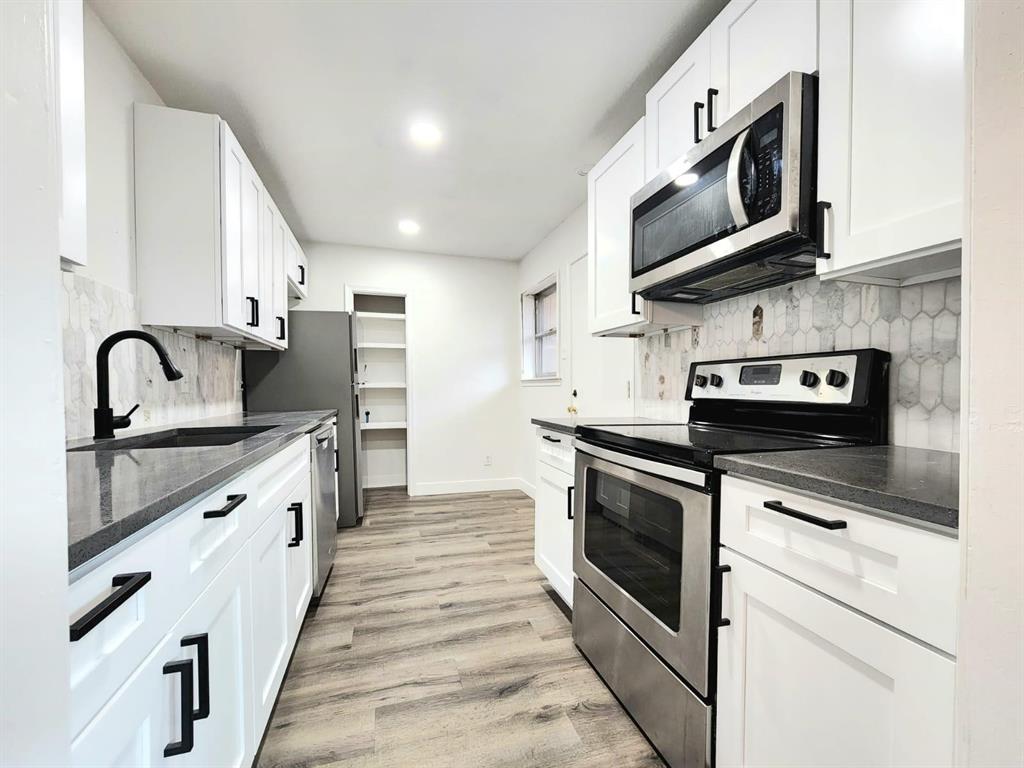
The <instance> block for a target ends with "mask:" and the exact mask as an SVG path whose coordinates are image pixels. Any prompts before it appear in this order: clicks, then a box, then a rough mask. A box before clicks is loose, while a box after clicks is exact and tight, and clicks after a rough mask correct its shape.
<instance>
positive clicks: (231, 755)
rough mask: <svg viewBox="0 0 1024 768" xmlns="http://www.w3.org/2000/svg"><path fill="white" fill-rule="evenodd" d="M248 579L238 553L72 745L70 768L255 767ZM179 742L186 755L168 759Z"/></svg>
mask: <svg viewBox="0 0 1024 768" xmlns="http://www.w3.org/2000/svg"><path fill="white" fill-rule="evenodd" d="M247 572H248V557H247V552H246V551H245V550H243V551H242V552H239V553H238V554H237V555H236V556H235V558H234V559H233V560H232V561H231V562H230V563H229V564H228V565H227V567H225V568H224V570H223V571H221V573H220V574H219V575H218V576H217V577H216V578H215V579H214V580H213V581H212V582H211V584H210V585H209V586H208V587H207V589H206V591H205V592H203V594H202V595H200V597H199V599H198V600H197V601H196V602H195V603H194V604H193V605H192V607H191V608H190V609H189V610H188V612H187V613H186V614H185V615H184V616H183V617H182V618H181V619H180V620H179V621H178V623H177V624H176V625H175V626H174V627H173V628H172V629H171V631H170V632H169V633H168V634H167V636H166V637H165V638H164V639H163V640H162V641H161V643H160V644H159V645H158V646H157V648H156V650H154V651H153V652H152V653H151V654H150V655H149V656H148V657H147V658H146V660H145V661H143V662H142V664H141V665H140V666H139V668H138V669H137V670H136V671H135V673H134V674H133V675H132V677H131V678H129V680H128V682H126V683H125V685H123V686H122V687H121V688H120V689H119V690H118V692H117V693H116V694H115V695H114V696H113V698H112V699H111V700H110V701H108V702H107V703H106V705H105V706H104V707H103V709H101V710H100V712H99V713H98V714H97V716H96V717H95V718H94V719H93V721H92V722H91V723H89V725H87V726H86V727H85V729H84V730H83V731H82V732H81V733H80V734H79V735H78V737H77V738H76V739H74V741H73V742H72V745H71V762H72V765H74V766H76V768H77V767H81V768H95V767H97V766H102V767H103V768H106V767H107V766H124V768H146V767H148V766H166V765H169V764H172V765H176V766H225V767H229V766H230V767H234V766H238V767H239V768H240V767H241V766H248V765H249V764H250V763H251V762H252V757H253V754H254V749H253V744H254V739H253V737H252V730H251V728H252V720H251V714H250V710H251V705H250V703H249V700H248V698H247V697H246V693H247V691H249V690H250V689H251V685H250V683H249V674H250V665H249V658H248V655H247V649H248V648H249V643H248V635H249V631H250V608H251V606H250V602H249V588H248V584H247V579H246V574H247ZM183 662H184V663H183ZM185 675H188V676H189V679H188V680H185V677H184V676H185ZM183 688H184V689H186V690H185V693H186V695H187V693H188V690H189V689H190V690H191V693H192V701H191V702H189V704H190V705H191V709H192V713H191V714H190V715H189V716H187V717H184V718H183V717H182V714H183V712H184V707H183V702H182V692H183ZM189 741H191V748H189V749H187V751H184V750H185V748H186V747H188V742H189ZM176 742H179V743H180V742H185V743H183V744H182V745H181V746H180V749H181V750H183V751H182V752H181V753H180V754H171V755H167V754H165V751H172V752H173V751H174V747H173V745H174V744H175V743H176ZM169 745H171V746H169ZM169 760H173V763H169V762H168V761H169Z"/></svg>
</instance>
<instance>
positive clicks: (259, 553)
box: [249, 503, 291, 734]
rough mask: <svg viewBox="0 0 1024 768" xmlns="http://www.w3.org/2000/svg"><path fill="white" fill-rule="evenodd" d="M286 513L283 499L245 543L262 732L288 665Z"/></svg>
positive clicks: (257, 720) (257, 728) (256, 718)
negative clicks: (247, 553) (247, 545)
mask: <svg viewBox="0 0 1024 768" xmlns="http://www.w3.org/2000/svg"><path fill="white" fill-rule="evenodd" d="M290 517H291V513H289V512H288V510H287V504H286V503H283V504H281V505H279V506H278V507H277V509H275V510H274V512H272V513H271V515H270V517H268V518H267V519H266V521H264V523H263V525H261V526H260V527H259V529H257V531H256V533H254V534H253V537H252V539H251V540H250V542H249V562H250V575H249V579H250V583H251V588H252V674H253V697H252V698H253V723H254V726H253V732H254V733H259V734H262V733H263V729H264V728H265V727H266V725H267V720H268V719H269V717H270V710H271V709H272V708H273V706H274V700H275V699H276V698H277V690H278V688H280V686H281V680H282V679H283V678H284V672H285V668H286V667H287V665H288V651H289V620H288V599H287V594H288V541H289V539H290V538H291V537H290V535H289V533H288V531H289V529H290Z"/></svg>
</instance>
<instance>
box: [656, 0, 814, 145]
mask: <svg viewBox="0 0 1024 768" xmlns="http://www.w3.org/2000/svg"><path fill="white" fill-rule="evenodd" d="M708 34H709V35H710V48H711V77H710V87H711V88H713V89H716V90H717V91H718V93H717V94H716V93H711V94H709V95H708V97H707V104H706V106H705V111H709V112H710V116H709V117H708V119H707V120H706V121H705V129H706V128H707V126H708V125H713V126H715V127H717V126H719V125H721V124H722V123H724V122H725V121H726V120H728V119H729V118H730V117H732V116H733V115H734V114H735V113H736V112H737V111H738V110H740V109H742V108H743V107H744V106H746V105H747V104H749V103H750V102H751V101H753V100H754V99H755V98H756V97H757V96H759V95H760V94H761V93H763V92H764V91H765V90H766V89H767V88H768V87H769V86H771V85H772V84H773V83H775V82H776V81H777V80H778V79H779V78H780V77H782V76H783V75H785V74H786V73H787V72H808V73H813V72H816V71H817V69H818V3H817V2H816V0H732V2H731V3H729V4H728V5H727V6H726V7H725V8H723V9H722V12H721V13H719V14H718V16H716V17H715V20H714V21H713V22H711V25H710V26H709V27H708ZM649 98H650V97H648V99H649ZM701 100H702V101H703V99H701ZM648 103H649V102H648ZM648 109H650V107H648Z"/></svg>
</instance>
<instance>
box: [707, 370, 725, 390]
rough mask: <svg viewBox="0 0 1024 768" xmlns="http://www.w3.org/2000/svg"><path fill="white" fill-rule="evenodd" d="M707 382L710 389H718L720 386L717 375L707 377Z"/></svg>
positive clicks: (719, 377)
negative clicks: (709, 384) (709, 383)
mask: <svg viewBox="0 0 1024 768" xmlns="http://www.w3.org/2000/svg"><path fill="white" fill-rule="evenodd" d="M708 381H710V382H711V386H712V387H720V386H722V377H721V376H719V375H718V374H717V373H712V374H711V375H710V376H709V377H708Z"/></svg>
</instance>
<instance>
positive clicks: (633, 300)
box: [629, 291, 643, 315]
mask: <svg viewBox="0 0 1024 768" xmlns="http://www.w3.org/2000/svg"><path fill="white" fill-rule="evenodd" d="M629 312H630V314H632V315H642V314H643V312H641V311H640V310H639V309H637V308H636V291H633V295H632V298H630V300H629Z"/></svg>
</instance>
